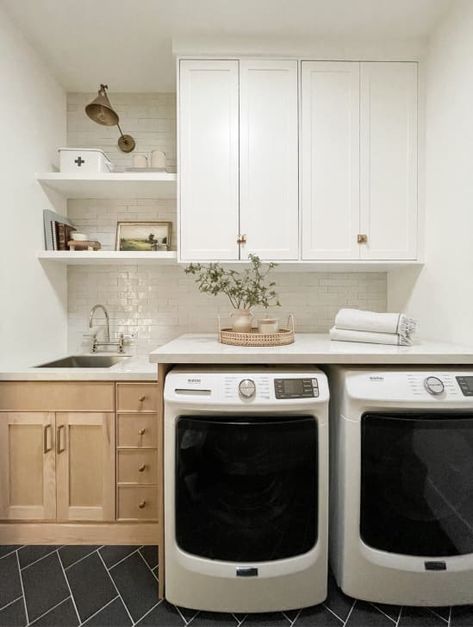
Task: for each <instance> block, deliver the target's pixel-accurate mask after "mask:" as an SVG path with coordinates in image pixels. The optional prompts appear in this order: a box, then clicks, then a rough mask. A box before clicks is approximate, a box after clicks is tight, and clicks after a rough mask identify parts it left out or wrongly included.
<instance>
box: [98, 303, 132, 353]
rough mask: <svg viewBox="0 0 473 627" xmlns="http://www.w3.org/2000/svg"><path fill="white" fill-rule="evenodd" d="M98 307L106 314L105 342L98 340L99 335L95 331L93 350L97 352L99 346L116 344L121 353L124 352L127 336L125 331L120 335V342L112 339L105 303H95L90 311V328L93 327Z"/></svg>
mask: <svg viewBox="0 0 473 627" xmlns="http://www.w3.org/2000/svg"><path fill="white" fill-rule="evenodd" d="M97 309H101V310H102V311H103V313H104V315H105V323H106V327H105V342H99V341H98V340H97V335H96V334H95V333H94V339H93V341H92V352H93V353H96V352H97V349H98V348H99V346H116V347H117V349H118V352H119V353H123V347H124V344H125V337H124V335H123V333H120V335H119V336H118V342H111V341H110V318H109V315H108V311H107V310H106V309H105V307H104V306H103V305H94V306H93V307H92V309H91V310H90V312H89V329H91V328H92V322H93V319H94V315H95V312H96V311H97Z"/></svg>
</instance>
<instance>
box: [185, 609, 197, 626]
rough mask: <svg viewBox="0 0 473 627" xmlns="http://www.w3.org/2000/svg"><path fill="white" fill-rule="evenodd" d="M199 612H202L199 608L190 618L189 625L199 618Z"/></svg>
mask: <svg viewBox="0 0 473 627" xmlns="http://www.w3.org/2000/svg"><path fill="white" fill-rule="evenodd" d="M199 614H200V610H198V611H197V612H196V613H195V614H194V616H193V617H192V618H191V619H190V621H189V622H188V623H187V625H190V624H191V623H192V621H193V620H194V619H195V618H197V616H198V615H199Z"/></svg>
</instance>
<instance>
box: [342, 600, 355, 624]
mask: <svg viewBox="0 0 473 627" xmlns="http://www.w3.org/2000/svg"><path fill="white" fill-rule="evenodd" d="M355 605H356V601H354V602H353V605H352V606H351V608H350V611H349V612H348V615H347V617H346V619H345V622H344V623H343V627H345V626H346V624H347V623H348V621H349V620H350V616H351V615H352V612H353V610H354V609H355Z"/></svg>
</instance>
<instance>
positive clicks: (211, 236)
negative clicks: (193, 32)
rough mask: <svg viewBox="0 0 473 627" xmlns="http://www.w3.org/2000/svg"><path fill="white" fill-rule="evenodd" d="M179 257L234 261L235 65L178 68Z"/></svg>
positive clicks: (196, 63)
mask: <svg viewBox="0 0 473 627" xmlns="http://www.w3.org/2000/svg"><path fill="white" fill-rule="evenodd" d="M178 102H179V104H178V108H179V113H178V120H179V122H178V133H179V155H178V173H179V233H178V237H179V242H180V246H179V256H180V259H181V260H183V261H193V260H210V261H211V260H218V259H230V260H236V259H238V254H239V249H238V243H237V239H238V234H239V229H238V226H239V217H238V214H239V211H238V210H239V207H238V61H233V60H230V61H225V60H181V61H180V64H179V100H178Z"/></svg>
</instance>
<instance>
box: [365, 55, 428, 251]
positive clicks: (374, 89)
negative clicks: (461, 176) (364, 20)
mask: <svg viewBox="0 0 473 627" xmlns="http://www.w3.org/2000/svg"><path fill="white" fill-rule="evenodd" d="M360 119H361V152H360V154H361V173H362V175H361V232H362V233H366V234H367V235H368V242H367V244H366V245H363V246H361V247H360V249H361V256H362V257H364V258H367V259H415V257H416V254H417V251H416V235H417V64H416V63H380V62H373V63H362V64H361V112H360Z"/></svg>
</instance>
